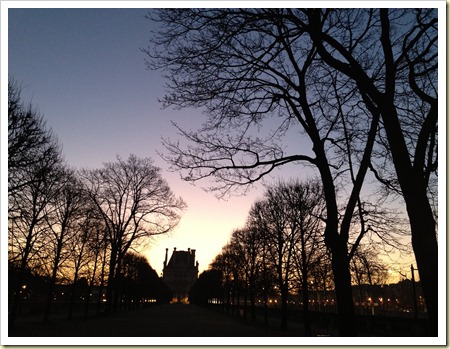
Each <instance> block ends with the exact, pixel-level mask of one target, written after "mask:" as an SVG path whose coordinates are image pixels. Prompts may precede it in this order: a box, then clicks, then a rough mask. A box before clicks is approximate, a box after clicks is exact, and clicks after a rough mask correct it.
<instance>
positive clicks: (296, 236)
mask: <svg viewBox="0 0 450 349" xmlns="http://www.w3.org/2000/svg"><path fill="white" fill-rule="evenodd" d="M323 213H324V200H323V195H322V188H321V186H320V185H319V182H318V181H316V180H309V181H305V182H299V181H291V182H280V183H278V184H276V185H273V186H269V187H268V188H267V189H266V191H265V193H264V196H263V197H262V198H261V199H260V200H258V201H256V202H255V203H254V204H253V205H252V207H251V209H250V212H249V215H248V219H247V223H246V225H245V227H243V228H241V229H236V230H235V231H233V233H232V235H231V239H230V241H229V242H228V244H227V245H225V246H224V247H223V249H222V252H221V253H220V254H219V255H218V256H216V258H215V259H214V261H213V262H212V263H211V265H210V269H209V270H208V271H205V272H204V273H202V274H201V275H200V277H199V279H198V281H197V283H196V284H195V285H194V287H193V288H192V290H191V294H190V300H191V301H192V302H194V303H198V304H207V303H217V304H222V305H223V306H224V308H225V311H227V312H229V313H230V312H231V313H232V312H234V311H237V309H240V311H241V312H242V314H241V315H242V316H244V317H249V318H251V319H253V320H255V318H256V308H258V307H259V308H263V309H264V311H263V313H264V318H265V322H267V321H268V320H267V317H268V309H269V308H274V307H276V308H279V309H280V327H281V329H286V328H287V327H288V314H289V309H293V308H294V309H301V311H302V318H303V323H304V326H305V335H307V336H309V335H311V334H312V332H311V321H310V314H309V309H310V308H312V310H314V311H318V310H323V311H327V310H328V311H331V310H333V311H336V310H337V302H336V294H335V285H334V279H333V273H332V266H331V257H330V251H329V250H328V249H327V248H326V245H325V243H324V240H323V234H322V231H323V229H324V220H323ZM351 275H352V278H353V284H354V285H357V286H354V287H353V291H352V293H353V297H352V298H353V301H354V302H355V304H358V307H359V308H361V307H366V308H367V309H371V308H370V307H371V306H373V304H377V306H378V304H379V303H380V302H381V303H383V302H385V305H386V307H387V306H388V305H389V307H390V308H392V309H394V308H395V309H399V305H400V303H399V302H402V304H403V305H404V304H405V301H406V300H407V299H410V297H411V288H409V289H408V290H407V291H406V294H403V295H402V297H401V300H399V298H400V295H397V296H395V298H393V297H394V296H393V295H388V294H387V289H384V290H383V289H382V285H385V284H386V282H387V279H388V268H387V266H386V265H385V264H384V263H383V262H382V261H381V260H380V259H379V257H378V254H377V253H376V251H375V250H373V249H371V248H370V247H369V246H366V245H360V246H359V248H358V249H357V250H356V251H355V254H354V256H353V258H352V262H351ZM380 286H381V289H380ZM380 290H381V291H383V292H381V291H380ZM408 292H409V293H408ZM408 294H409V297H407V296H406V295H408ZM383 298H384V300H383ZM390 298H393V299H392V300H391V299H390ZM388 299H389V301H388ZM321 307H322V308H321ZM359 308H358V309H359ZM409 309H411V307H410V308H409Z"/></svg>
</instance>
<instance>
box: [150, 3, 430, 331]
mask: <svg viewBox="0 0 450 349" xmlns="http://www.w3.org/2000/svg"><path fill="white" fill-rule="evenodd" d="M435 15H436V11H432V10H414V9H412V10H411V9H409V10H398V11H397V10H392V11H390V10H387V9H385V10H373V9H362V10H361V9H355V10H352V9H343V10H341V9H325V10H320V9H165V10H159V11H153V12H150V13H149V15H148V16H149V18H151V19H152V20H154V21H156V22H158V23H160V24H161V28H162V29H161V30H160V31H158V32H157V33H155V36H154V37H153V39H152V40H153V46H152V47H150V48H149V49H146V50H144V52H146V53H147V54H148V57H149V61H148V63H149V67H150V68H152V69H161V70H164V71H165V73H166V77H167V81H168V84H167V88H168V91H169V92H168V94H167V95H166V96H165V97H164V99H163V102H164V105H165V106H174V107H177V108H185V107H201V108H204V110H205V112H206V113H207V115H208V120H207V121H206V122H205V123H204V124H203V126H202V127H201V128H200V129H199V130H197V131H186V130H183V129H182V128H181V127H178V126H177V127H178V130H179V132H180V134H181V135H182V136H183V137H184V138H185V139H186V140H188V141H189V144H188V145H187V146H184V145H181V144H180V143H178V142H171V141H169V140H166V143H165V144H166V148H167V149H168V150H169V155H168V156H166V158H167V160H168V161H169V162H170V163H171V164H172V165H173V166H174V168H175V169H179V170H181V171H182V173H183V176H184V178H185V179H186V180H188V181H196V180H199V179H202V178H206V177H212V178H214V179H215V180H216V186H215V189H218V190H220V191H221V194H222V195H224V194H227V193H229V192H230V191H231V190H232V189H234V188H236V187H239V186H241V185H251V184H252V183H254V182H256V181H258V180H259V179H260V178H262V177H263V176H265V175H266V174H268V173H270V172H271V171H272V170H273V169H275V168H277V167H279V166H281V165H284V164H286V163H289V162H295V163H298V162H304V163H307V164H309V165H312V166H314V167H315V168H316V169H317V171H318V172H319V174H320V178H321V180H322V186H323V189H324V195H325V201H326V209H327V212H326V229H325V233H324V236H325V243H326V244H327V247H328V248H329V249H330V250H331V252H332V266H333V273H334V278H335V287H336V294H337V305H338V313H339V316H340V321H339V324H340V334H341V335H354V334H355V323H354V316H353V300H352V297H351V277H350V272H349V263H350V259H351V256H352V253H354V251H355V250H356V248H357V245H358V243H359V242H360V241H361V238H362V236H363V235H364V234H365V233H366V232H367V231H366V229H362V228H361V229H360V230H359V232H360V234H361V235H360V236H357V237H356V239H355V240H354V241H353V242H352V243H351V246H350V247H349V243H350V242H349V235H350V229H351V226H352V224H355V215H354V214H355V212H356V211H360V212H362V208H361V206H362V202H361V190H362V187H363V184H364V180H365V177H366V174H367V171H368V169H369V168H372V169H375V168H376V167H377V164H376V163H375V162H374V161H372V157H371V156H372V150H373V149H374V148H377V147H381V145H380V142H377V143H376V142H375V141H376V140H378V141H381V140H382V139H383V137H385V138H384V139H385V140H386V141H387V145H388V147H387V149H388V150H389V153H390V154H391V155H392V161H393V164H394V168H395V172H396V177H397V179H398V182H399V184H400V188H401V192H402V195H403V197H404V199H405V202H406V206H407V211H408V214H409V217H410V223H411V230H412V236H413V246H415V247H414V250H415V253H416V258H417V259H418V267H419V270H420V275H421V279H422V280H423V281H424V283H426V284H427V285H428V286H427V291H425V290H424V291H425V296H426V298H427V299H428V302H429V310H430V313H429V314H430V318H431V319H432V320H433V321H432V328H436V326H435V325H436V324H437V322H435V320H436V319H437V315H436V314H437V306H436V305H437V257H436V256H437V243H436V236H435V235H436V232H435V221H434V217H433V215H432V210H431V209H430V202H429V196H427V194H428V190H427V188H428V179H429V178H430V176H429V175H428V174H430V175H431V174H432V173H433V171H435V170H436V169H437V162H436V161H435V159H436V156H435V150H436V144H437V143H436V140H437V136H436V135H437V87H436V84H435V82H436V81H437V79H436V72H437V50H436V43H437V41H436V40H437V31H436V29H437V18H435ZM428 82H429V83H428ZM405 101H407V102H411V103H409V106H413V105H420V106H421V108H422V112H421V113H420V115H415V114H413V113H404V112H403V110H404V109H405V108H407V107H406V102H405ZM414 101H417V102H414ZM408 110H409V111H413V110H414V108H411V107H408ZM411 116H415V119H417V120H416V121H418V123H416V122H411ZM422 116H425V117H422ZM268 120H270V121H272V125H271V126H268ZM273 121H276V124H274V123H273ZM296 125H299V126H300V129H299V130H300V133H302V134H303V135H305V136H306V137H303V138H302V140H305V139H306V140H308V141H309V144H308V146H310V147H311V149H312V152H311V151H307V150H306V149H305V146H304V145H303V149H305V151H304V152H301V153H289V152H287V150H286V148H285V147H284V146H283V144H282V138H283V136H284V135H285V134H286V132H287V130H292V129H293V128H295V127H296ZM257 132H258V133H257ZM380 135H381V136H380ZM377 149H378V148H377ZM342 152H345V154H346V156H342ZM411 174H412V175H411ZM338 187H339V188H344V189H345V190H342V191H340V193H341V194H340V196H338V194H337V188H338ZM416 188H420V193H419V192H417V191H416ZM343 193H348V195H346V196H345V197H344V196H343ZM340 207H341V208H343V211H340V210H339V208H340ZM413 212H414V214H413ZM424 212H426V213H424ZM424 214H426V218H425V219H422V217H423V216H424ZM418 217H421V218H420V219H419V218H418ZM431 256H433V257H431ZM433 324H434V325H433Z"/></svg>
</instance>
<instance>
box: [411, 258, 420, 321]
mask: <svg viewBox="0 0 450 349" xmlns="http://www.w3.org/2000/svg"><path fill="white" fill-rule="evenodd" d="M414 270H417V269H414V266H413V265H412V264H411V283H412V290H413V299H414V317H415V318H416V319H417V318H418V317H419V311H418V307H417V296H416V281H415V279H414Z"/></svg>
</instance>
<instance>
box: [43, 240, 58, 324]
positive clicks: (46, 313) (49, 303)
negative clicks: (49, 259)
mask: <svg viewBox="0 0 450 349" xmlns="http://www.w3.org/2000/svg"><path fill="white" fill-rule="evenodd" d="M61 249H62V242H58V246H57V251H56V256H55V263H54V264H53V271H52V277H51V279H50V285H49V286H48V295H47V303H46V305H45V310H44V322H45V323H47V322H48V321H49V317H50V308H51V306H52V300H53V291H54V289H55V284H56V273H57V271H58V264H59V259H60V256H61Z"/></svg>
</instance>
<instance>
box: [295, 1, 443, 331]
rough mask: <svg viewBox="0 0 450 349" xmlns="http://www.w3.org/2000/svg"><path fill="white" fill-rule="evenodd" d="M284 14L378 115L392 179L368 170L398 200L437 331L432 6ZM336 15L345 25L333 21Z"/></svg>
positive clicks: (432, 327) (435, 64) (435, 66)
mask: <svg viewBox="0 0 450 349" xmlns="http://www.w3.org/2000/svg"><path fill="white" fill-rule="evenodd" d="M289 16H292V18H294V17H295V18H296V20H297V24H298V26H299V28H302V29H303V30H305V31H306V32H307V33H308V35H309V37H310V38H311V40H312V41H313V42H314V44H315V46H316V48H317V52H318V54H319V55H320V57H321V58H322V59H323V61H324V62H325V63H326V64H327V65H329V66H330V67H331V68H333V69H335V70H337V71H339V72H340V73H342V74H344V75H345V76H347V77H348V78H349V79H351V80H352V81H354V82H355V83H356V85H357V87H358V90H359V91H360V93H361V94H362V95H363V96H365V97H366V98H369V99H370V100H371V102H372V104H373V106H374V107H376V112H378V113H379V114H380V116H381V119H382V122H383V134H382V137H381V141H383V140H384V141H385V142H384V145H385V146H386V148H387V149H388V154H390V156H392V164H393V167H394V169H395V175H396V176H395V177H394V179H395V181H393V180H392V177H391V180H389V178H386V177H384V178H383V176H380V175H379V174H378V172H377V170H374V173H375V174H376V175H377V177H378V178H379V179H380V181H382V182H383V183H384V184H385V185H386V186H387V187H388V188H389V189H391V190H395V189H397V191H399V192H401V194H402V196H403V199H404V201H405V204H406V210H407V213H408V217H409V221H410V226H411V237H412V246H413V249H414V253H415V257H416V261H417V266H418V269H419V274H420V278H421V280H422V284H423V286H424V289H423V290H424V295H425V299H426V303H427V310H428V316H429V319H430V331H431V332H430V333H431V334H432V335H437V326H438V287H437V285H438V247H437V239H436V221H435V215H434V212H433V209H432V203H433V202H434V199H431V198H432V197H433V194H435V191H434V190H433V185H432V184H433V182H432V180H433V177H434V176H436V175H437V125H438V109H437V108H438V88H437V73H438V52H437V38H438V29H437V28H438V18H437V10H436V9H380V10H373V9H367V10H354V11H342V10H305V11H302V16H301V17H302V18H301V19H300V18H299V16H298V15H296V14H294V13H293V12H292V11H290V14H289ZM336 21H338V23H347V25H341V26H339V27H338V28H336V27H335V26H334V25H333V23H336ZM350 23H356V24H358V26H357V27H356V28H355V26H354V25H348V24H350ZM331 26H333V27H334V29H335V30H334V31H333V33H332V32H331V31H330V28H331ZM363 28H365V29H363ZM363 42H365V43H366V44H365V45H362V43H363ZM361 46H367V47H372V50H371V52H372V53H371V55H372V57H370V56H369V55H368V54H363V53H360V52H361V51H359V50H358V47H361ZM374 167H376V166H372V168H373V169H374ZM380 168H382V167H379V169H380ZM430 184H431V185H430Z"/></svg>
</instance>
